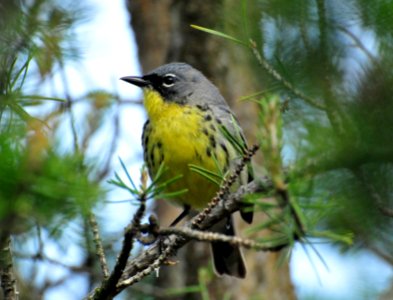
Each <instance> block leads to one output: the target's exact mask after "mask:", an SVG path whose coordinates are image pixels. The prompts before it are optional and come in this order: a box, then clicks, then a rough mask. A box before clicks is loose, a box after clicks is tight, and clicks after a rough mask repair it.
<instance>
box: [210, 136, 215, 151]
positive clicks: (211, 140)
mask: <svg viewBox="0 0 393 300" xmlns="http://www.w3.org/2000/svg"><path fill="white" fill-rule="evenodd" d="M209 141H210V145H211V146H212V147H213V148H216V139H215V138H214V136H213V135H210V136H209Z"/></svg>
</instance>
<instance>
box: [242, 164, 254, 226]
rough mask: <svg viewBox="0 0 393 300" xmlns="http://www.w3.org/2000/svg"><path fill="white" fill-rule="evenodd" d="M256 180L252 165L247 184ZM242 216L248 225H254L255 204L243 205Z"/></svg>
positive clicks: (249, 166)
mask: <svg viewBox="0 0 393 300" xmlns="http://www.w3.org/2000/svg"><path fill="white" fill-rule="evenodd" d="M253 180H254V174H253V170H252V167H251V165H248V166H247V182H248V183H250V182H251V181H253ZM240 215H241V217H242V219H243V220H244V221H246V222H247V223H248V224H251V223H252V219H253V217H254V204H253V203H242V204H241V207H240Z"/></svg>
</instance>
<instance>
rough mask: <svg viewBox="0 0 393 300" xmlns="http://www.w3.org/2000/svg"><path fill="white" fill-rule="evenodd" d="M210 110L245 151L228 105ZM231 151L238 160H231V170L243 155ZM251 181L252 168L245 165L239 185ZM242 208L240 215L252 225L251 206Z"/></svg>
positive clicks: (240, 132) (242, 134)
mask: <svg viewBox="0 0 393 300" xmlns="http://www.w3.org/2000/svg"><path fill="white" fill-rule="evenodd" d="M211 109H212V110H213V114H214V116H215V117H216V119H217V122H218V123H221V124H222V125H223V126H224V127H225V128H226V129H227V130H228V132H229V133H230V134H231V135H232V136H233V137H234V138H235V139H237V140H238V141H239V142H241V143H242V144H244V145H245V149H247V143H246V139H245V137H244V133H243V130H242V129H241V127H240V125H239V123H238V121H237V119H236V117H235V115H234V113H233V112H232V111H231V110H230V108H229V107H228V105H220V106H214V107H211ZM222 138H223V139H225V140H226V141H225V142H226V144H228V143H230V142H229V141H228V140H227V139H226V137H225V135H224V133H223V135H222ZM232 147H234V146H233V145H232ZM233 151H235V153H234V154H233V156H234V157H233V158H235V157H239V158H238V159H233V160H232V164H231V169H232V170H233V169H234V168H235V167H236V166H237V164H238V163H239V161H240V160H241V158H240V157H241V156H242V154H243V153H238V152H236V150H233ZM233 151H232V152H233ZM253 179H254V178H253V170H252V166H251V164H247V166H246V167H245V168H244V170H243V172H242V173H241V175H240V184H247V183H249V182H251V181H252V180H253ZM242 207H243V208H244V209H241V210H240V214H241V216H242V218H243V220H244V221H246V222H247V223H252V219H253V211H252V210H251V208H252V207H253V205H252V204H244V205H243V206H242Z"/></svg>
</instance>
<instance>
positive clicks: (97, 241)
mask: <svg viewBox="0 0 393 300" xmlns="http://www.w3.org/2000/svg"><path fill="white" fill-rule="evenodd" d="M89 224H90V227H91V229H92V231H93V241H94V244H95V246H96V255H97V257H98V259H99V261H100V265H101V270H102V273H103V274H104V278H107V277H108V276H109V270H108V264H107V262H106V257H105V252H104V247H103V246H102V240H101V237H100V232H99V229H98V224H97V220H96V217H95V216H94V214H93V213H91V214H90V216H89Z"/></svg>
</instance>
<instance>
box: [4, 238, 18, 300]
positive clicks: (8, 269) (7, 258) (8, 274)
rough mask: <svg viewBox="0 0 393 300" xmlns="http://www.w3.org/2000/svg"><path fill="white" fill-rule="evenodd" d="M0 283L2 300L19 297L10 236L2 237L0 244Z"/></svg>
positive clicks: (12, 299)
mask: <svg viewBox="0 0 393 300" xmlns="http://www.w3.org/2000/svg"><path fill="white" fill-rule="evenodd" d="M0 284H1V288H2V289H3V297H4V298H3V299H4V300H17V299H19V292H18V290H17V288H16V278H15V274H14V265H13V261H12V253H11V237H10V236H8V238H5V239H2V244H1V245H0Z"/></svg>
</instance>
